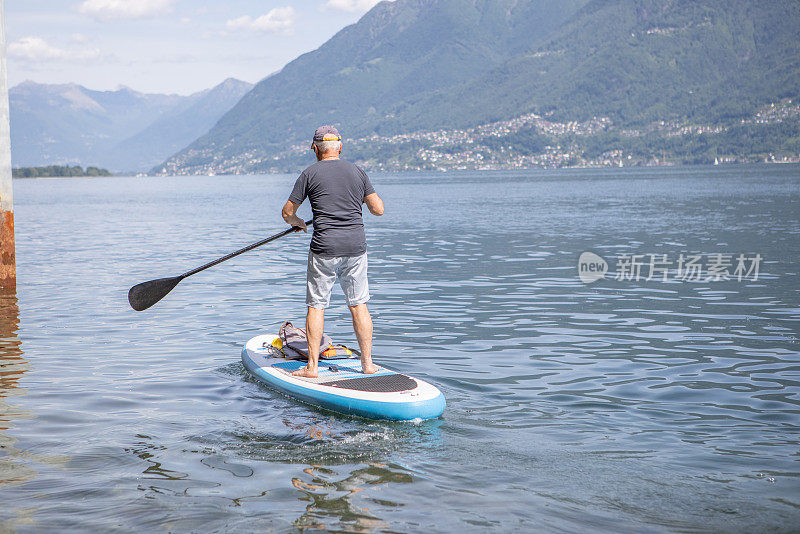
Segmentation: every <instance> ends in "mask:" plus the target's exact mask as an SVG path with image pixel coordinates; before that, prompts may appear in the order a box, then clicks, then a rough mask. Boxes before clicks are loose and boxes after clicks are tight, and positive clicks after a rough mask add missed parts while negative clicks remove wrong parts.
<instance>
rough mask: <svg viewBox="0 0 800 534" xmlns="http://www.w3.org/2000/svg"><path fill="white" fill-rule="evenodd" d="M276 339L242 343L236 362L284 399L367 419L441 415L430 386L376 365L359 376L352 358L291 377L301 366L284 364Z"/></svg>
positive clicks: (266, 337)
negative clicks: (314, 372)
mask: <svg viewBox="0 0 800 534" xmlns="http://www.w3.org/2000/svg"><path fill="white" fill-rule="evenodd" d="M276 339H278V336H273V335H269V334H264V335H260V336H256V337H254V338H253V339H251V340H250V341H248V342H247V343H246V344H245V346H244V348H243V349H242V363H244V366H245V368H246V369H247V370H248V371H249V372H250V373H251V374H252V375H253V376H255V377H256V378H257V379H258V380H259V381H261V382H263V383H264V384H266V385H267V386H270V387H272V388H274V389H277V390H278V391H280V392H282V393H285V394H286V395H289V396H290V397H294V398H296V399H299V400H301V401H304V402H307V403H308V404H313V405H314V406H320V407H322V408H327V409H329V410H332V411H334V412H339V413H343V414H348V415H358V416H360V417H366V418H369V419H389V420H401V421H402V420H411V419H433V418H435V417H439V416H440V415H442V412H444V407H445V400H444V395H442V393H441V392H440V391H439V390H438V389H437V388H436V387H435V386H433V385H431V384H428V383H427V382H425V381H423V380H420V379H418V378H413V377H410V376H407V375H403V374H400V373H397V372H395V371H392V370H390V369H386V368H385V367H380V366H378V368H379V371H378V372H377V373H375V374H371V375H365V374H363V373H362V372H361V361H360V360H359V359H358V358H345V359H335V360H320V362H319V376H318V377H317V378H301V377H296V376H292V372H293V371H296V370H297V369H300V368H302V367H305V365H306V362H305V361H301V360H291V359H287V358H286V357H285V356H284V354H283V353H282V352H281V351H280V350H279V349H277V348H276V347H275V346H273V343H274V342H275V341H276Z"/></svg>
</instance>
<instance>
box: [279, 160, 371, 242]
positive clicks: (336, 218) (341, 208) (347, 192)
mask: <svg viewBox="0 0 800 534" xmlns="http://www.w3.org/2000/svg"><path fill="white" fill-rule="evenodd" d="M374 192H375V189H373V187H372V184H371V183H370V181H369V178H368V177H367V173H366V172H364V169H362V168H361V167H359V166H358V165H355V164H353V163H350V162H349V161H345V160H342V159H328V160H323V161H318V162H316V163H315V164H313V165H312V166H310V167H309V168H307V169H306V170H304V171H303V172H302V173H301V174H300V177H299V178H298V179H297V182H295V184H294V189H292V194H291V195H289V200H291V201H292V202H294V203H295V204H302V203H303V201H304V200H305V199H306V197H308V200H309V201H310V202H311V211H312V212H313V214H314V236H313V237H312V238H311V252H313V253H314V254H320V255H322V256H360V255H362V254H364V253H365V252H366V251H367V240H366V238H365V236H364V221H363V220H362V219H361V205H362V204H363V203H364V197H365V196H367V195H371V194H372V193H374Z"/></svg>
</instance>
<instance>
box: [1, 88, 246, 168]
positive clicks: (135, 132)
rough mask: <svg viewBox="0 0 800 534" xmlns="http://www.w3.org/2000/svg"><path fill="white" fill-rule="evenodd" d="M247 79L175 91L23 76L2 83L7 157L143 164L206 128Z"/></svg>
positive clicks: (28, 162) (19, 161) (21, 162)
mask: <svg viewBox="0 0 800 534" xmlns="http://www.w3.org/2000/svg"><path fill="white" fill-rule="evenodd" d="M251 87H252V86H251V85H250V84H248V83H245V82H241V81H238V80H232V79H231V80H226V81H224V82H222V83H221V84H220V85H218V86H216V87H214V88H212V89H208V90H205V91H201V92H199V93H195V94H192V95H189V96H180V95H161V94H145V93H140V92H137V91H134V90H132V89H129V88H126V87H122V88H120V89H117V90H115V91H93V90H90V89H87V88H85V87H83V86H80V85H77V84H59V85H48V84H38V83H34V82H29V81H28V82H24V83H22V84H19V85H17V86H16V87H13V88H11V90H10V91H9V103H10V107H11V151H12V159H13V163H14V165H15V166H18V167H21V166H33V165H42V164H78V165H102V166H106V167H109V168H110V169H112V170H115V171H134V170H146V169H148V168H150V167H152V166H153V165H154V164H156V163H158V162H159V161H162V160H163V159H164V158H165V157H167V156H169V154H171V153H172V152H174V151H175V150H177V149H179V148H180V147H181V146H185V145H186V144H187V143H190V142H191V141H192V140H193V139H195V138H197V137H198V136H199V135H200V134H202V133H203V132H205V131H207V130H208V129H209V128H210V127H211V126H213V124H214V123H215V122H216V121H217V120H218V119H219V118H220V117H221V116H222V115H223V114H224V113H225V112H226V111H227V110H228V109H230V108H231V106H233V105H234V104H235V103H236V101H238V100H239V98H241V96H242V95H243V94H244V93H246V92H247V91H248V90H249V89H250V88H251ZM142 135H143V137H142Z"/></svg>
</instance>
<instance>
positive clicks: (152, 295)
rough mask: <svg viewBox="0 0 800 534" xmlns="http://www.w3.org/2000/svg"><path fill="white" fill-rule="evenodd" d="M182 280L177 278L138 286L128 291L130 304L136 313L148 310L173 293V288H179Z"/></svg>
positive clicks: (153, 281) (163, 279)
mask: <svg viewBox="0 0 800 534" xmlns="http://www.w3.org/2000/svg"><path fill="white" fill-rule="evenodd" d="M181 280H183V277H181V276H175V277H172V278H159V279H158V280H150V281H149V282H142V283H141V284H137V285H135V286H133V287H132V288H131V289H130V291H128V302H130V304H131V308H133V309H134V310H136V311H142V310H146V309H147V308H149V307H150V306H152V305H153V304H155V303H156V302H158V301H159V300H161V299H163V298H164V297H166V296H167V293H169V292H170V291H172V288H174V287H175V286H177V285H178V282H180V281H181Z"/></svg>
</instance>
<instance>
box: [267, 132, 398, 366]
mask: <svg viewBox="0 0 800 534" xmlns="http://www.w3.org/2000/svg"><path fill="white" fill-rule="evenodd" d="M311 149H312V150H313V151H314V153H315V154H316V155H317V162H316V163H315V164H313V165H311V166H310V167H309V168H307V169H306V170H304V171H303V172H302V173H301V174H300V177H299V178H298V179H297V182H296V183H295V184H294V189H293V190H292V193H291V195H289V200H287V201H286V205H284V206H283V212H282V215H283V220H285V221H286V222H287V223H289V224H290V225H292V226H297V227H299V229H301V230H303V231H308V230H307V229H306V225H305V223H304V222H303V219H301V218H300V217H298V216H297V208H299V207H300V204H302V203H303V201H304V200H305V199H306V197H307V198H308V199H309V201H310V202H311V211H312V212H313V214H314V235H313V237H312V238H311V247H310V250H309V252H308V271H307V274H306V305H307V306H308V314H307V315H306V338H307V340H308V365H306V366H305V367H304V368H303V369H298V370H297V371H295V372H294V373H293V374H294V375H296V376H303V377H308V378H316V376H317V363H318V361H319V349H320V347H319V345H320V343H321V341H322V328H323V325H324V317H325V308H327V307H328V304H329V303H330V297H331V290H332V289H333V284H334V282H335V281H336V278H337V277H338V278H339V284H340V285H341V286H342V291H344V295H345V298H346V299H347V306H348V307H349V308H350V314H351V315H352V316H353V330H355V333H356V338H357V339H358V346H359V347H360V348H361V368H362V371H364V373H365V374H372V373H374V372H376V371H377V370H378V368H377V367H375V366H374V365H373V364H372V317H370V315H369V310H367V304H366V302H367V301H368V300H369V297H370V295H369V285H368V283H367V241H366V238H365V236H364V221H363V220H362V219H361V204H366V205H367V208H369V211H370V212H371V213H372V214H373V215H383V201H382V200H381V198H380V197H379V196H378V194H377V193H376V192H375V189H373V188H372V184H371V183H370V181H369V178H368V177H367V174H366V173H365V172H364V170H363V169H362V168H361V167H358V166H356V165H354V164H352V163H350V162H348V161H344V160H342V159H339V155H340V154H341V152H342V137H341V136H340V135H339V132H338V131H337V130H336V128H334V127H333V126H320V127H319V128H317V130H316V131H315V132H314V141H313V142H312V144H311Z"/></svg>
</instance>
